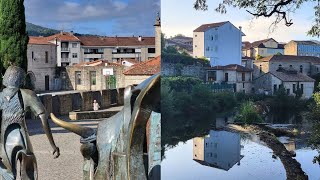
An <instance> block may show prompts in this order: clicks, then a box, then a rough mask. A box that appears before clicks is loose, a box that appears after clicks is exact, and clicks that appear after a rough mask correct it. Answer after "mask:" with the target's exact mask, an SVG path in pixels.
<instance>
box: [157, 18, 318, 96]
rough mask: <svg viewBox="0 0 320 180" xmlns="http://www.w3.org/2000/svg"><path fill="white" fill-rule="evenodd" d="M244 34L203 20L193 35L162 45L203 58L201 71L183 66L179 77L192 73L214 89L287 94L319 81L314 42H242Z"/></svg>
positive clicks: (307, 90) (303, 92) (308, 92)
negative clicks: (279, 91)
mask: <svg viewBox="0 0 320 180" xmlns="http://www.w3.org/2000/svg"><path fill="white" fill-rule="evenodd" d="M246 33H249V32H243V31H242V28H241V27H236V26H234V25H233V24H232V23H231V22H229V21H225V22H217V23H210V24H203V25H201V26H199V27H198V28H196V29H195V30H194V31H193V37H185V36H183V35H177V36H175V37H171V38H168V39H166V42H165V45H164V47H165V48H168V47H175V48H176V49H177V51H178V52H180V53H184V54H188V55H189V56H192V57H193V58H198V59H206V60H208V62H210V63H208V65H207V66H202V65H201V66H200V69H199V66H198V65H193V67H192V68H193V69H196V68H198V71H199V73H195V72H194V71H190V68H191V67H184V68H183V69H182V71H181V72H182V75H187V76H190V75H191V76H197V77H199V78H201V79H203V81H204V82H205V83H207V84H214V85H215V87H217V88H218V89H221V88H222V89H225V90H228V91H230V89H231V91H233V92H244V93H256V94H266V95H272V94H274V93H275V92H277V90H279V89H280V88H284V89H285V91H286V93H287V94H288V95H293V96H296V95H298V94H299V96H301V97H302V98H310V97H311V96H312V94H313V92H314V89H315V87H316V84H315V82H316V81H319V80H317V77H319V68H320V42H319V41H316V40H304V41H296V40H292V41H290V42H287V43H282V42H278V41H277V40H276V39H273V38H268V39H263V40H259V39H257V41H254V42H247V41H242V38H243V36H245V34H246ZM162 66H163V67H166V68H165V69H162V74H164V75H173V74H174V73H171V74H170V73H169V72H172V71H170V70H168V69H169V68H167V67H172V66H169V65H167V63H164V64H162ZM192 68H191V69H192ZM187 69H189V70H187ZM219 86H220V87H219ZM230 87H231V88H230Z"/></svg>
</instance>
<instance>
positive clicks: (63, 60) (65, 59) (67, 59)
mask: <svg viewBox="0 0 320 180" xmlns="http://www.w3.org/2000/svg"><path fill="white" fill-rule="evenodd" d="M61 62H71V59H70V58H61Z"/></svg>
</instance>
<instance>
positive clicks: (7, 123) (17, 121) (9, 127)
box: [0, 66, 60, 180]
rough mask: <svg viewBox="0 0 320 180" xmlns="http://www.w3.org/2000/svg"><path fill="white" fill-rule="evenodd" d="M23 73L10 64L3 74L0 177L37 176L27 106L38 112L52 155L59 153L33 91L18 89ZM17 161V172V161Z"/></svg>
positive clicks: (31, 177)
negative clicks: (28, 129) (28, 128)
mask: <svg viewBox="0 0 320 180" xmlns="http://www.w3.org/2000/svg"><path fill="white" fill-rule="evenodd" d="M25 77H26V74H25V72H24V70H23V69H21V68H20V67H17V66H10V67H9V68H8V69H7V70H6V72H5V74H4V77H3V85H4V86H5V87H6V88H4V89H3V91H2V92H0V110H2V120H1V137H0V143H1V144H0V146H1V147H0V157H1V160H2V162H1V163H2V164H1V166H0V167H1V169H0V174H1V176H2V178H3V179H5V180H11V179H16V176H17V174H20V176H21V179H23V180H29V179H37V162H36V158H35V155H34V154H33V150H32V145H31V143H30V139H29V134H28V131H27V126H26V122H25V113H26V111H27V109H30V110H31V111H32V112H33V113H34V115H36V116H39V117H40V119H41V122H42V126H43V129H44V131H45V133H46V135H47V137H48V139H49V142H50V144H51V147H52V149H53V156H54V158H57V157H59V155H60V152H59V148H58V147H57V146H56V145H55V142H54V140H53V137H52V133H51V130H50V127H49V124H48V120H47V119H48V118H47V113H46V111H45V108H44V106H43V104H42V103H41V101H40V100H39V98H38V97H37V95H36V94H35V93H34V92H33V91H31V90H28V89H21V87H22V86H23V85H24V82H25ZM19 162H20V172H17V163H19Z"/></svg>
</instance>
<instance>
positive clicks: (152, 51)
mask: <svg viewBox="0 0 320 180" xmlns="http://www.w3.org/2000/svg"><path fill="white" fill-rule="evenodd" d="M148 53H156V48H148Z"/></svg>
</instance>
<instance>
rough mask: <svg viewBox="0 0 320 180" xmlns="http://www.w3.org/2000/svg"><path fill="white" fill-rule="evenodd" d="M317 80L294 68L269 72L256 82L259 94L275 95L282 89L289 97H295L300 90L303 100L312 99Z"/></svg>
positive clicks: (255, 85)
mask: <svg viewBox="0 0 320 180" xmlns="http://www.w3.org/2000/svg"><path fill="white" fill-rule="evenodd" d="M314 82H315V80H314V79H312V78H310V77H309V76H307V75H305V74H302V73H300V72H298V71H296V70H295V69H293V68H288V69H285V68H280V69H278V70H277V71H269V72H268V73H265V74H263V75H262V76H260V77H258V78H257V79H255V80H254V87H255V91H256V92H257V93H264V94H269V95H271V94H274V93H275V92H277V91H278V90H279V89H280V88H284V89H285V91H286V93H287V94H288V95H292V96H295V95H296V92H297V90H298V89H300V90H301V93H302V96H301V97H302V98H310V97H312V94H313V91H314Z"/></svg>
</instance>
